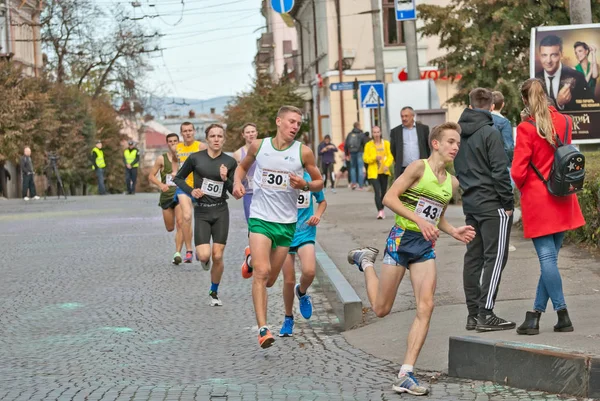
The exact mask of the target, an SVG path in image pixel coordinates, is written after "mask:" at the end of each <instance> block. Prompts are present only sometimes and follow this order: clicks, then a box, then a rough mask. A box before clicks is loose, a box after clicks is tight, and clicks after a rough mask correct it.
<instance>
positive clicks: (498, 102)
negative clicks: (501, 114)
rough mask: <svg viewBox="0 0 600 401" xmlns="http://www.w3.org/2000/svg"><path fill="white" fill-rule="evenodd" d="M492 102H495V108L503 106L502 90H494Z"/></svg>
mask: <svg viewBox="0 0 600 401" xmlns="http://www.w3.org/2000/svg"><path fill="white" fill-rule="evenodd" d="M492 102H493V103H494V109H495V110H500V108H502V105H503V104H504V95H503V94H502V92H499V91H493V92H492Z"/></svg>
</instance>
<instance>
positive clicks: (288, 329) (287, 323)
mask: <svg viewBox="0 0 600 401" xmlns="http://www.w3.org/2000/svg"><path fill="white" fill-rule="evenodd" d="M293 331H294V318H292V317H287V316H286V317H285V319H284V320H283V326H281V330H279V337H291V336H292V335H293V334H294V333H293Z"/></svg>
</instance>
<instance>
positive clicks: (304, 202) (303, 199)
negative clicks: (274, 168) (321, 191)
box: [297, 191, 311, 209]
mask: <svg viewBox="0 0 600 401" xmlns="http://www.w3.org/2000/svg"><path fill="white" fill-rule="evenodd" d="M310 197H311V193H310V191H300V195H298V204H297V206H298V209H306V208H307V207H309V206H310Z"/></svg>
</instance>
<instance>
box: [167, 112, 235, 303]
mask: <svg viewBox="0 0 600 401" xmlns="http://www.w3.org/2000/svg"><path fill="white" fill-rule="evenodd" d="M206 142H207V143H208V149H207V150H202V151H200V152H196V153H192V154H191V155H190V156H189V157H188V158H187V160H186V161H185V163H183V166H181V168H180V169H179V171H178V172H177V175H176V176H175V183H176V184H177V186H178V187H179V188H181V189H182V190H183V191H184V192H185V193H187V194H189V195H190V196H192V197H193V198H194V199H196V206H195V211H194V241H195V245H196V258H197V259H198V260H199V261H200V264H201V265H202V268H203V269H204V270H209V269H210V268H211V267H210V259H211V257H212V270H211V272H210V278H211V287H210V292H209V299H210V305H211V306H221V305H222V302H221V300H220V299H219V296H218V295H217V292H218V290H219V284H220V282H221V277H222V275H223V252H224V250H225V244H226V243H227V236H228V235H229V207H228V206H227V198H228V196H227V193H226V191H229V193H231V192H232V190H233V174H234V172H235V169H236V166H237V162H236V161H235V159H234V158H233V157H231V156H228V155H226V154H224V153H223V152H222V148H223V143H224V142H225V130H224V129H223V126H222V125H220V124H211V125H209V126H208V128H207V129H206ZM190 173H193V174H194V188H192V187H190V186H189V185H188V184H187V182H186V177H187V176H188V175H189V174H190ZM211 238H212V241H213V245H212V250H211V247H210V240H211Z"/></svg>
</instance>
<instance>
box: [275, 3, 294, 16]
mask: <svg viewBox="0 0 600 401" xmlns="http://www.w3.org/2000/svg"><path fill="white" fill-rule="evenodd" d="M271 7H273V10H275V12H278V13H280V14H285V13H289V12H290V11H291V10H292V8H294V0H271Z"/></svg>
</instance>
